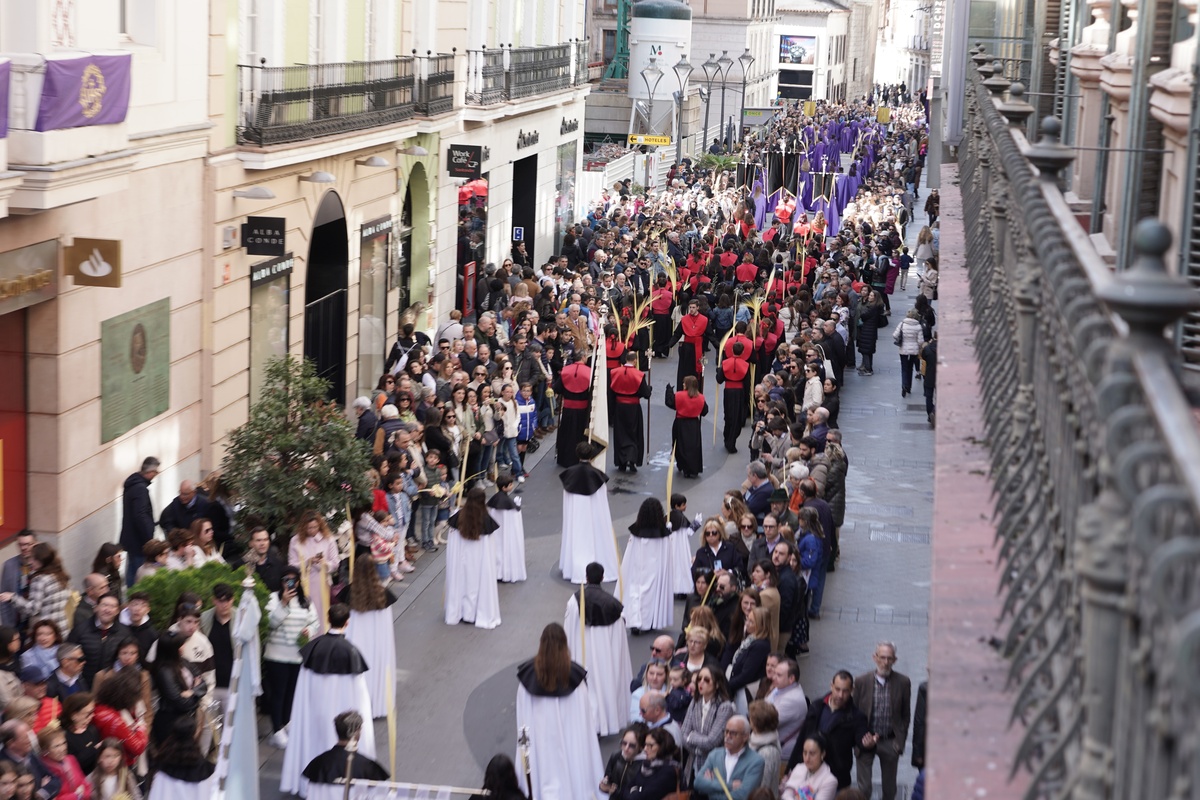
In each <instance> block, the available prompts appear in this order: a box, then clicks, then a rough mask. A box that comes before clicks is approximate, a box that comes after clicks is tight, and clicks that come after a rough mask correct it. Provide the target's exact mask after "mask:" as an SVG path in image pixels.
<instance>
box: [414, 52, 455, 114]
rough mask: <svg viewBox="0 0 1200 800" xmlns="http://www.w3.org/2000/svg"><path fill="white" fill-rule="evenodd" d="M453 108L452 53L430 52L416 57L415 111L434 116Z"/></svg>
mask: <svg viewBox="0 0 1200 800" xmlns="http://www.w3.org/2000/svg"><path fill="white" fill-rule="evenodd" d="M453 110H454V55H453V54H452V53H438V54H437V55H433V54H432V53H430V54H428V55H425V56H419V57H418V58H417V104H416V112H417V113H418V114H420V115H421V116H423V117H436V116H437V115H438V114H445V113H446V112H448V111H453Z"/></svg>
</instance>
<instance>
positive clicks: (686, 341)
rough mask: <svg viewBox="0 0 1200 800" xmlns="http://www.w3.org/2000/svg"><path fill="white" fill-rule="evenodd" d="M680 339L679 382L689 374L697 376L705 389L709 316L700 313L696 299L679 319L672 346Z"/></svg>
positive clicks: (702, 388)
mask: <svg viewBox="0 0 1200 800" xmlns="http://www.w3.org/2000/svg"><path fill="white" fill-rule="evenodd" d="M680 339H683V343H682V344H680V345H679V370H678V372H677V373H676V377H677V379H678V381H677V382H678V383H680V384H682V383H683V379H684V378H686V377H687V376H689V375H692V376H695V378H696V382H697V384H698V385H699V386H700V389H701V391H703V390H704V364H703V363H702V362H701V358H703V356H704V349H705V347H706V346H707V344H708V317H706V316H704V315H703V314H701V313H700V304H699V303H698V302H696V301H695V300H692V301H691V302H690V303H688V313H686V314H684V315H683V316H682V317H681V318H680V319H679V327H677V328H676V329H675V335H674V336H672V337H671V342H670V346H672V347H674V346H675V344H676V343H677V342H679V340H680Z"/></svg>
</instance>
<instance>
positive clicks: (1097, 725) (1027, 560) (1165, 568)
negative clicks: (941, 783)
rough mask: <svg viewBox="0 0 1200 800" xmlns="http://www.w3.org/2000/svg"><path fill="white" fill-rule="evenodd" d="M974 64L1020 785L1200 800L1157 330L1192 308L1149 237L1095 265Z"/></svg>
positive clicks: (1190, 570) (970, 162)
mask: <svg viewBox="0 0 1200 800" xmlns="http://www.w3.org/2000/svg"><path fill="white" fill-rule="evenodd" d="M973 60H974V62H975V64H976V67H983V69H980V70H979V73H982V74H987V75H990V76H992V77H989V78H988V79H987V80H984V79H983V78H982V77H981V74H976V70H975V69H972V70H970V72H971V75H970V76H969V80H968V82H967V109H968V116H967V132H966V137H965V139H964V142H963V145H962V147H961V148H960V151H959V155H960V176H961V185H962V193H963V208H964V217H965V219H964V223H965V230H966V231H967V237H968V241H967V258H966V265H967V269H968V270H969V279H970V287H971V302H972V311H973V318H974V324H975V326H976V330H977V335H976V336H975V339H974V341H975V348H976V352H977V357H978V358H977V360H978V363H979V369H980V385H981V391H982V394H983V397H982V407H983V412H984V421H985V424H986V426H987V434H988V436H987V438H988V442H989V444H990V447H991V452H992V465H991V466H992V476H991V477H992V480H993V482H994V485H995V489H996V497H997V501H996V503H997V515H996V520H997V531H996V533H997V542H998V546H999V557H1000V562H1001V570H1000V573H1001V577H1000V591H1001V595H1002V600H1003V613H1002V625H1003V627H1004V631H1005V633H1004V636H1003V641H1002V642H1001V644H1000V646H1001V649H1002V652H1003V653H1004V654H1005V656H1006V657H1007V658H1008V659H1009V662H1010V674H1009V686H1008V691H1009V692H1010V694H1011V698H1012V703H1013V710H1012V715H1011V718H1012V720H1013V721H1014V722H1015V723H1017V724H1018V725H1020V726H1022V729H1021V743H1020V745H1019V747H1018V749H1017V751H1016V752H1014V753H1011V754H1010V758H1009V760H1010V763H1011V769H1012V774H1014V775H1015V774H1016V773H1017V772H1018V771H1020V770H1026V771H1027V772H1028V777H1029V780H1028V786H1029V789H1028V792H1027V794H1026V797H1027V798H1031V799H1033V798H1036V799H1038V800H1041V798H1066V799H1070V800H1101V798H1105V799H1106V798H1114V799H1115V798H1128V797H1139V798H1168V797H1169V798H1172V799H1173V800H1198V799H1200V779H1198V774H1200V773H1198V772H1197V764H1200V736H1198V735H1197V730H1198V725H1197V718H1198V717H1197V712H1198V711H1200V435H1198V434H1197V422H1196V417H1195V416H1194V412H1195V409H1194V408H1193V405H1192V403H1191V402H1190V398H1189V394H1188V392H1187V391H1185V388H1184V386H1183V384H1182V383H1181V381H1180V377H1179V376H1180V359H1179V356H1178V353H1177V352H1176V351H1175V350H1174V349H1173V347H1172V346H1171V344H1170V340H1169V339H1167V338H1166V337H1165V336H1164V331H1165V330H1168V329H1172V328H1173V326H1174V324H1175V323H1176V321H1177V320H1178V319H1179V318H1180V317H1182V316H1183V315H1184V314H1185V313H1187V312H1188V311H1189V310H1193V309H1196V308H1198V307H1200V294H1198V293H1197V292H1196V290H1195V289H1193V288H1192V287H1191V286H1190V285H1189V284H1188V282H1187V281H1186V280H1185V279H1184V278H1182V277H1179V276H1175V275H1171V274H1169V273H1168V271H1167V269H1166V265H1165V263H1164V261H1163V255H1164V253H1166V251H1167V250H1168V249H1169V246H1170V242H1171V236H1170V233H1169V232H1168V231H1167V229H1166V228H1165V227H1163V226H1162V225H1160V224H1159V223H1158V222H1156V221H1153V220H1144V221H1142V222H1140V223H1139V225H1138V227H1137V229H1136V232H1135V234H1134V236H1135V239H1134V249H1135V251H1136V253H1137V257H1136V260H1135V262H1134V264H1133V266H1132V268H1131V269H1130V270H1127V271H1125V272H1121V273H1113V272H1111V271H1110V270H1109V269H1108V268H1107V267H1106V265H1105V263H1104V261H1103V260H1102V259H1101V257H1100V256H1099V255H1098V254H1097V253H1096V251H1095V250H1094V249H1093V247H1092V245H1091V242H1090V240H1089V239H1088V237H1087V235H1086V234H1085V233H1084V231H1083V230H1082V229H1081V228H1080V226H1079V224H1078V223H1077V222H1076V220H1075V217H1074V214H1073V212H1072V209H1071V207H1070V206H1069V205H1068V204H1067V202H1066V200H1065V199H1064V197H1063V193H1062V191H1061V189H1060V187H1059V185H1058V175H1059V173H1060V172H1061V171H1062V170H1064V169H1065V168H1066V167H1067V166H1068V165H1069V164H1070V162H1071V160H1072V158H1073V151H1072V150H1071V149H1069V148H1067V147H1065V146H1063V145H1061V144H1060V143H1059V142H1058V138H1057V137H1058V133H1059V131H1060V130H1061V123H1060V122H1059V121H1058V120H1056V119H1054V118H1047V120H1046V121H1044V122H1043V124H1042V128H1041V130H1042V134H1043V135H1042V138H1041V139H1040V140H1039V141H1038V142H1037V143H1035V144H1032V145H1031V144H1030V143H1029V142H1028V141H1027V140H1026V139H1025V137H1024V136H1023V135H1022V134H1021V133H1020V132H1019V129H1020V128H1021V127H1022V126H1023V123H1024V121H1025V120H1026V119H1027V118H1028V117H1029V116H1030V115H1031V114H1032V113H1034V108H1033V107H1032V106H1031V105H1029V104H1028V103H1026V102H1025V101H1024V99H1023V89H1024V87H1020V88H1018V86H1019V85H1017V84H1012V85H1010V84H1009V82H1008V80H1007V79H1005V78H1002V77H1000V76H998V75H995V74H994V70H993V69H992V61H993V57H992V56H989V55H987V54H985V53H983V52H982V50H980V51H979V52H976V53H975V54H974V56H973ZM956 268H958V267H957V266H956V265H946V267H945V269H956ZM942 666H943V668H953V665H950V664H943V665H942ZM932 694H934V692H933V691H931V695H932ZM930 765H931V768H932V769H934V770H935V771H937V770H952V769H953V765H951V764H944V765H943V764H938V762H937V755H936V753H931V755H930ZM963 777H964V778H965V777H967V776H963ZM948 785H957V784H954V783H953V782H948Z"/></svg>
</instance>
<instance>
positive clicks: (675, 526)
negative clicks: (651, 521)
mask: <svg viewBox="0 0 1200 800" xmlns="http://www.w3.org/2000/svg"><path fill="white" fill-rule="evenodd" d="M686 512H687V498H686V497H684V496H683V495H681V494H672V495H671V516H670V517H668V518H667V527H668V528H670V529H671V586H672V590H673V592H674V593H675V594H678V595H685V596H686V595H689V594H691V593H692V590H693V589H694V588H695V587H694V586H693V585H692V554H693V553H695V552H696V549H695V548H694V547H692V538H691V537H692V534H694V533H695V532H696V531H697V530H699V529H700V523H701V522H703V520H704V516H703V515H702V514H699V513H697V514H696V517H695V519H692V520H690V521H689V520H688V518H687V514H686Z"/></svg>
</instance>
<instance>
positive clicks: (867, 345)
mask: <svg viewBox="0 0 1200 800" xmlns="http://www.w3.org/2000/svg"><path fill="white" fill-rule="evenodd" d="M859 322H860V324H859V326H858V339H857V342H858V352H860V353H863V354H864V355H871V354H873V353H874V352H875V345H876V343H878V341H879V329H880V328H886V327H887V324H888V318H887V314H885V313H884V311H883V306H881V305H876V306H871V305H864V306H863V310H862V316H861V317H859Z"/></svg>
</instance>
